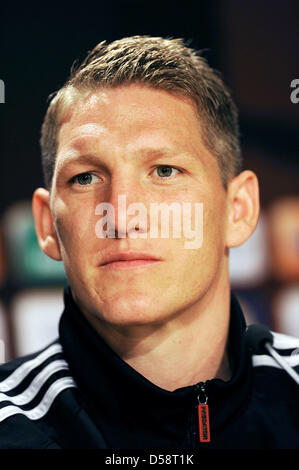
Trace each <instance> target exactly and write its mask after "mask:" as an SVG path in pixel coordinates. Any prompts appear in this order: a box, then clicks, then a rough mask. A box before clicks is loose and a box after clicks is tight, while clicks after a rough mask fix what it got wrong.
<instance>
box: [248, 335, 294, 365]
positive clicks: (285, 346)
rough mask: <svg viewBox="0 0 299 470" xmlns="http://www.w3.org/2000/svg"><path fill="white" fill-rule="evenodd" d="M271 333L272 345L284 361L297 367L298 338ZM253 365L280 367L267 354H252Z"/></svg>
mask: <svg viewBox="0 0 299 470" xmlns="http://www.w3.org/2000/svg"><path fill="white" fill-rule="evenodd" d="M271 333H272V335H273V345H272V347H273V348H274V349H275V350H276V351H277V352H278V354H280V355H281V356H283V358H284V359H285V360H286V362H287V363H288V364H289V365H290V366H291V367H294V368H295V369H298V367H299V338H296V337H294V336H288V335H285V334H282V333H276V332H273V331H271ZM252 365H253V367H268V368H273V367H274V368H275V369H282V367H281V366H280V365H279V364H278V363H277V362H276V361H275V359H273V357H272V356H271V355H269V354H266V353H265V354H254V355H253V356H252Z"/></svg>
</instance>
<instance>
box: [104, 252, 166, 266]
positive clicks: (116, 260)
mask: <svg viewBox="0 0 299 470" xmlns="http://www.w3.org/2000/svg"><path fill="white" fill-rule="evenodd" d="M159 261H161V259H159V258H156V257H155V256H153V255H151V254H149V253H142V252H122V253H111V254H110V255H108V256H106V257H105V258H104V259H103V260H102V262H101V263H100V267H101V268H103V269H105V270H119V269H132V268H144V267H148V266H151V265H153V264H155V263H157V262H159Z"/></svg>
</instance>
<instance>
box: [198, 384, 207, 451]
mask: <svg viewBox="0 0 299 470" xmlns="http://www.w3.org/2000/svg"><path fill="white" fill-rule="evenodd" d="M196 389H197V412H198V429H199V440H200V442H211V435H210V416H209V405H208V395H207V390H206V383H205V382H199V383H198V384H197V385H196Z"/></svg>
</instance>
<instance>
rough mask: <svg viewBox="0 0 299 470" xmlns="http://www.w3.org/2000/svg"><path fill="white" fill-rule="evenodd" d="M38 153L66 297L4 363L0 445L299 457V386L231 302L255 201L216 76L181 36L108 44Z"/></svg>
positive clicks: (66, 95) (48, 229)
mask: <svg viewBox="0 0 299 470" xmlns="http://www.w3.org/2000/svg"><path fill="white" fill-rule="evenodd" d="M41 147H42V158H43V168H44V173H45V185H46V188H39V189H37V190H36V191H35V193H34V196H33V213H34V217H35V223H36V232H37V236H38V240H39V244H40V246H41V249H42V250H43V251H44V252H45V253H46V254H47V255H48V256H50V257H51V258H53V259H55V260H62V261H63V263H64V266H65V270H66V274H67V277H68V281H69V288H68V289H66V291H65V310H64V313H63V315H62V318H61V321H60V325H59V338H58V340H57V341H56V342H54V343H53V344H51V345H50V346H48V347H46V348H45V349H44V350H43V351H41V352H38V353H36V354H33V355H31V356H29V357H26V358H20V359H17V360H15V361H12V362H11V363H9V364H6V365H3V366H2V368H1V376H0V380H1V382H0V390H1V392H2V395H1V408H0V447H2V448H109V449H122V448H143V449H147V448H173V449H179V448H182V449H184V448H185V449H190V448H201V447H204V448H210V447H212V448H253V447H261V448H275V447H282V448H286V447H296V446H297V445H298V437H299V434H298V424H299V419H298V408H297V407H296V398H297V393H298V390H297V389H296V384H295V383H293V382H292V380H291V379H290V378H289V377H288V375H287V374H286V372H285V371H283V370H282V369H279V368H277V367H274V365H275V363H274V361H272V362H271V360H270V361H268V362H267V364H268V365H265V364H264V363H263V364H261V366H260V367H254V368H253V367H252V358H251V357H250V354H249V351H248V349H247V348H246V347H245V343H244V338H243V336H244V331H245V322H244V318H243V314H242V312H241V309H240V306H239V305H238V302H237V300H236V299H235V298H234V297H233V296H232V295H231V292H230V284H229V270H228V259H229V249H230V248H231V247H235V246H238V245H240V244H242V243H244V242H245V241H246V240H247V239H248V238H249V237H250V235H251V234H252V232H253V231H254V229H255V227H256V224H257V220H258V216H259V193H258V182H257V177H256V175H255V174H254V173H253V172H252V171H249V170H246V171H241V157H240V150H239V142H238V118H237V110H236V107H235V105H234V103H233V101H232V98H231V96H230V94H229V92H228V90H227V89H226V87H225V86H224V84H223V82H222V80H221V78H220V77H219V75H218V74H217V73H216V72H215V71H213V70H212V69H211V68H210V67H209V66H208V65H207V63H206V62H205V61H204V59H203V58H201V57H200V56H199V55H198V54H197V53H196V52H195V51H193V50H192V49H190V48H188V47H186V46H185V45H184V44H183V42H182V41H181V40H179V39H172V40H170V39H162V38H151V37H139V36H134V37H131V38H125V39H121V40H119V41H115V42H113V43H111V44H108V45H107V44H105V43H104V42H102V43H100V44H99V45H98V46H96V47H95V48H94V50H93V51H91V52H90V53H89V55H88V56H87V58H86V59H85V60H84V61H83V63H82V64H81V65H80V66H79V67H78V68H77V69H76V70H72V73H71V77H70V79H69V80H68V82H67V83H66V84H65V85H64V87H63V88H62V89H61V90H59V91H58V93H57V94H56V95H55V96H54V97H53V98H52V100H51V102H50V105H49V109H48V111H47V114H46V117H45V121H44V123H43V128H42V138H41ZM163 204H164V206H163ZM157 205H158V206H159V207H160V209H161V210H162V208H163V207H164V209H165V207H166V209H169V211H168V215H170V212H171V214H172V216H173V217H172V224H171V223H170V217H169V218H168V222H169V225H171V227H168V228H169V229H170V228H172V229H173V231H172V232H171V230H169V231H168V234H166V236H163V235H162V234H161V230H162V225H163V217H160V219H159V218H157V217H156V216H155V214H154V215H152V214H153V211H154V209H155V208H157ZM130 207H131V210H129V208H130ZM132 208H133V209H132ZM170 208H171V210H170ZM136 209H138V210H137V216H138V214H139V217H137V219H138V220H137V221H136V218H135V219H134V217H133V216H135V217H136ZM187 209H188V210H187ZM165 214H166V212H165V211H164V215H165ZM156 215H157V213H156ZM180 217H181V218H180ZM194 225H195V227H196V230H195V231H193V232H192V231H191V229H190V228H191V227H193V226H194ZM175 228H176V229H177V231H176V232H175V231H174V229H175ZM188 228H189V229H188ZM180 229H181V230H180ZM195 232H196V233H195ZM157 233H158V236H157ZM190 233H194V236H195V238H196V237H197V238H196V240H193V241H197V242H198V243H197V244H196V243H195V245H193V246H191V248H190V245H187V244H186V243H188V242H189V243H190V238H191V237H190ZM198 234H199V235H198ZM164 235H165V234H164ZM41 313H42V312H41ZM274 346H276V347H277V348H278V349H279V348H281V349H286V350H287V353H288V355H290V354H291V351H292V348H293V349H295V348H296V347H298V346H299V340H296V339H294V338H288V337H284V336H281V335H275V342H274ZM296 413H297V416H296ZM281 422H283V430H282V429H281Z"/></svg>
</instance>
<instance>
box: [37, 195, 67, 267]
mask: <svg viewBox="0 0 299 470" xmlns="http://www.w3.org/2000/svg"><path fill="white" fill-rule="evenodd" d="M32 212H33V217H34V221H35V230H36V235H37V239H38V243H39V246H40V248H41V249H42V251H43V252H44V253H45V254H46V255H47V256H49V257H50V258H53V259H55V260H57V261H60V260H61V259H62V258H61V253H60V248H59V242H58V237H57V234H56V229H55V226H54V221H53V216H52V212H51V209H50V193H49V191H47V190H46V189H44V188H38V189H36V190H35V191H34V193H33V199H32Z"/></svg>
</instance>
